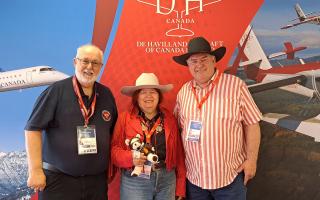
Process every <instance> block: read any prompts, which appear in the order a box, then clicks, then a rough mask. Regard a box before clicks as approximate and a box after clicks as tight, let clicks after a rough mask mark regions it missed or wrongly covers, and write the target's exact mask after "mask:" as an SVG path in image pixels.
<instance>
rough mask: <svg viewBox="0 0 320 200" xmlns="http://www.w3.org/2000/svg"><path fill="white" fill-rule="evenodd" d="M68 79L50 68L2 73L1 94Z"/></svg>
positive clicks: (0, 73) (0, 79) (42, 67)
mask: <svg viewBox="0 0 320 200" xmlns="http://www.w3.org/2000/svg"><path fill="white" fill-rule="evenodd" d="M67 77H68V75H66V74H64V73H62V72H59V71H56V70H55V69H53V68H52V67H49V66H36V67H29V68H24V69H18V70H12V71H6V72H2V71H0V92H4V91H9V90H18V89H24V88H30V87H37V86H42V85H49V84H52V83H54V82H56V81H59V80H62V79H65V78H67Z"/></svg>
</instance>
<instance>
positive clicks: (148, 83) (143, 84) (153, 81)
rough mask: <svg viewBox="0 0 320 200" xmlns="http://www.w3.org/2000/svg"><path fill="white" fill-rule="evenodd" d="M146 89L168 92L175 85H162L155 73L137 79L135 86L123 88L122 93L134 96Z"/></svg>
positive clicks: (143, 74)
mask: <svg viewBox="0 0 320 200" xmlns="http://www.w3.org/2000/svg"><path fill="white" fill-rule="evenodd" d="M144 88H155V89H159V90H160V91H161V92H167V91H169V90H171V89H172V88H173V85H172V84H168V85H160V84H159V80H158V78H157V76H156V75H155V74H154V73H142V74H141V75H140V76H139V77H138V78H137V80H136V85H135V86H124V87H122V88H121V93H122V94H124V95H127V96H132V95H133V93H134V92H135V91H137V90H140V89H144Z"/></svg>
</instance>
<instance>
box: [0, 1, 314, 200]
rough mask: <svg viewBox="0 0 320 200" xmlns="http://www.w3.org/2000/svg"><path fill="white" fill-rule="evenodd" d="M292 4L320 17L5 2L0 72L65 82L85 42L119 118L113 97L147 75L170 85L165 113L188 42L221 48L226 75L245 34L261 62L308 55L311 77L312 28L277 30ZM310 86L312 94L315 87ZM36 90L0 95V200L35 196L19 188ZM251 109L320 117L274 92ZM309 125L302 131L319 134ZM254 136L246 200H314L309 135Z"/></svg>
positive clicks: (241, 7)
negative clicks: (49, 70)
mask: <svg viewBox="0 0 320 200" xmlns="http://www.w3.org/2000/svg"><path fill="white" fill-rule="evenodd" d="M157 3H159V5H157ZM201 3H202V4H201ZM296 3H299V4H300V6H301V7H302V8H303V10H304V11H305V13H306V14H307V13H310V12H316V11H320V5H319V2H318V1H316V0H305V1H301V2H295V1H291V0H284V1H280V2H279V1H276V0H269V1H266V2H263V1H262V0H255V1H250V2H248V1H244V0H239V1H232V0H202V1H188V0H171V1H164V0H97V1H96V2H95V1H76V0H69V1H62V0H57V1H41V0H31V1H28V2H25V1H21V0H4V1H1V3H0V25H1V27H2V28H1V31H0V37H1V39H0V41H1V45H0V52H1V54H0V55H1V56H0V58H1V65H0V68H1V70H0V71H2V72H3V71H11V70H17V69H23V68H27V67H31V66H39V65H45V66H51V67H53V68H54V69H56V70H58V71H60V72H63V73H65V74H68V75H73V71H74V68H73V66H72V59H73V57H74V56H75V53H76V52H75V51H76V48H77V47H78V46H80V45H82V44H86V43H90V42H92V43H94V44H96V45H98V46H99V47H100V48H101V49H103V50H105V55H104V59H105V66H104V69H103V72H102V73H101V78H100V82H102V83H103V84H105V85H107V86H108V87H110V88H111V90H112V92H113V93H114V95H115V97H116V100H117V104H118V108H119V111H123V110H124V109H125V108H126V107H127V106H128V104H129V100H130V99H129V98H128V97H125V96H122V95H121V94H120V88H121V87H122V86H124V85H133V84H134V81H135V79H136V78H137V76H138V75H139V74H140V73H142V72H154V73H155V74H156V75H157V76H158V77H159V79H160V82H161V83H164V84H165V83H173V84H174V90H173V92H170V93H168V94H166V95H165V98H166V101H165V102H166V103H165V104H166V106H167V107H169V108H170V109H172V108H173V105H174V101H175V95H176V93H177V91H178V90H179V88H180V87H181V85H182V84H183V83H184V82H186V81H187V80H189V79H191V77H190V75H189V72H188V69H187V67H183V66H180V65H178V64H176V63H174V62H173V60H172V56H173V55H179V54H182V53H185V52H186V48H187V42H188V40H189V39H190V38H192V37H196V36H204V37H206V38H207V39H208V40H209V41H210V43H211V45H212V48H218V47H220V46H226V47H227V53H226V56H225V57H224V58H223V59H222V61H220V62H219V65H218V67H219V68H220V69H221V70H224V69H226V68H227V67H229V66H231V65H232V64H233V63H234V61H235V57H236V56H237V55H238V53H239V52H241V51H239V45H238V44H239V42H240V44H243V41H244V38H245V37H246V36H247V35H248V32H245V31H246V29H247V27H248V25H249V24H251V25H252V32H253V31H254V32H255V34H256V35H257V38H258V40H259V41H260V44H261V46H262V48H263V50H264V52H265V54H266V55H269V54H271V53H275V52H281V51H283V48H284V47H283V43H284V42H286V41H290V42H292V44H293V45H294V46H295V47H296V46H303V47H307V49H306V50H303V51H299V52H296V54H295V56H296V57H299V58H304V62H305V63H306V64H308V63H311V64H312V67H313V68H312V69H313V72H314V73H315V72H316V70H317V69H319V68H318V66H319V60H320V59H319V47H320V39H319V38H320V37H319V25H317V24H307V23H305V24H301V25H298V26H294V27H291V28H289V29H280V28H281V27H283V26H285V25H286V24H293V23H294V22H289V21H290V20H291V19H295V18H297V16H296V12H295V10H294V5H295V4H296ZM312 15H315V16H317V13H313V14H312ZM308 16H309V15H308ZM247 31H248V29H247ZM241 37H243V38H242V39H241ZM248 37H249V36H248ZM252 37H253V36H250V38H252ZM250 38H249V39H250ZM240 46H241V45H240ZM245 56H246V57H249V58H250V55H245ZM242 61H245V59H244V58H242ZM269 61H270V63H271V65H272V67H273V68H279V69H280V68H285V67H286V66H290V65H297V64H299V60H298V59H297V58H295V59H293V60H288V59H287V58H286V57H280V58H278V59H276V60H275V59H272V60H271V59H270V60H269ZM237 67H238V66H237ZM304 67H305V66H303V65H302V64H300V68H304ZM2 72H0V73H2ZM283 73H287V72H285V71H283ZM237 75H239V76H241V77H242V78H244V79H245V81H246V82H248V84H250V83H254V81H252V80H249V79H248V77H247V75H246V74H245V72H244V70H243V68H242V67H240V68H239V71H238V73H237ZM1 84H2V83H1ZM315 85H316V88H314V87H313V88H312V89H317V86H319V83H316V84H315ZM1 87H2V85H1ZM44 89H45V87H36V88H30V89H20V90H14V91H5V92H0V102H1V115H0V127H1V129H0V136H1V139H0V199H29V198H31V196H32V195H33V194H32V191H31V190H29V189H28V188H27V186H26V177H27V163H26V155H25V151H24V149H25V148H24V133H23V129H24V125H25V123H26V121H27V119H28V116H29V114H30V112H31V109H32V106H33V103H34V102H35V100H36V98H37V96H38V95H39V94H40V93H41V92H42V91H43V90H44ZM254 99H255V101H256V103H257V104H258V106H259V108H260V109H261V110H262V112H263V113H264V114H266V113H270V112H273V113H285V114H289V115H293V116H295V117H297V118H298V119H299V120H300V121H302V120H303V119H306V118H311V117H313V116H316V115H318V114H319V113H320V106H319V101H318V100H317V99H315V98H313V99H311V100H310V99H309V98H307V97H303V96H301V95H297V94H292V93H289V92H283V91H280V90H278V89H274V90H270V91H263V92H260V93H257V94H254ZM296 123H297V122H296ZM311 125H312V126H311ZM311 125H310V127H309V124H308V125H307V126H306V128H305V129H307V130H308V129H310V130H311V129H312V127H315V129H317V128H318V127H320V126H319V124H317V123H314V124H311ZM261 126H262V144H261V150H260V159H259V163H258V172H257V176H256V177H255V179H254V180H252V181H251V182H250V183H249V185H248V199H308V200H309V199H319V198H320V192H319V190H318V188H317V184H316V183H317V182H319V181H320V176H319V168H320V162H319V161H320V146H319V143H318V142H316V141H315V139H314V138H316V136H314V135H311V134H309V133H311V131H310V132H305V133H304V134H301V133H298V132H294V131H287V130H285V129H283V128H279V127H278V126H276V125H271V124H270V123H266V122H262V123H261ZM308 135H311V136H313V137H310V136H308ZM118 180H119V177H117V178H116V181H115V182H113V183H112V185H111V186H110V188H111V189H110V199H117V198H118V183H117V181H118ZM34 198H36V197H34Z"/></svg>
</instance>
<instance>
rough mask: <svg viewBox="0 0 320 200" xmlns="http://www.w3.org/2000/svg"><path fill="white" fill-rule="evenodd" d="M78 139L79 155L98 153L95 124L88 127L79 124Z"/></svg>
mask: <svg viewBox="0 0 320 200" xmlns="http://www.w3.org/2000/svg"><path fill="white" fill-rule="evenodd" d="M77 139H78V154H79V155H85V154H96V153H98V150H97V137H96V128H95V126H94V125H90V126H86V127H85V126H77Z"/></svg>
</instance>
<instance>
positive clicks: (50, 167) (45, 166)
mask: <svg viewBox="0 0 320 200" xmlns="http://www.w3.org/2000/svg"><path fill="white" fill-rule="evenodd" d="M42 168H43V169H46V170H50V171H53V172H56V173H62V172H61V171H60V170H59V169H57V168H56V167H55V166H53V165H51V164H49V163H47V162H42Z"/></svg>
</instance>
